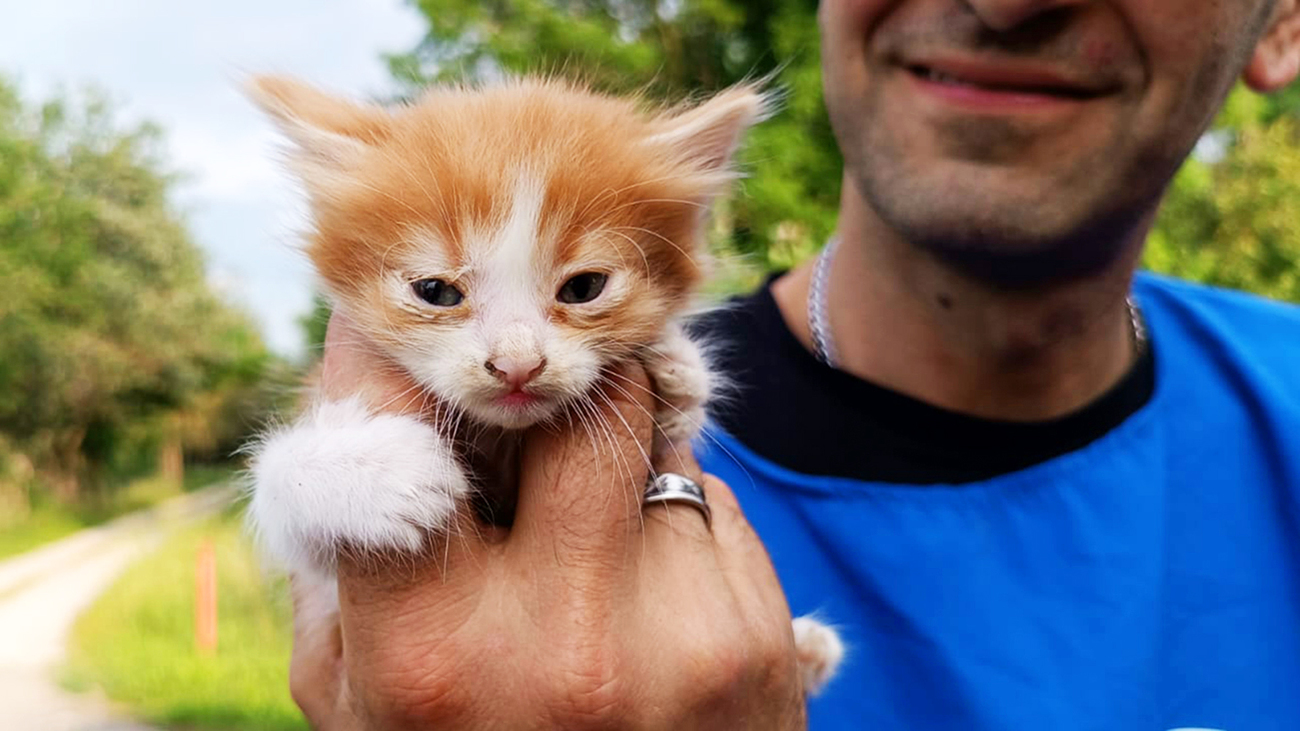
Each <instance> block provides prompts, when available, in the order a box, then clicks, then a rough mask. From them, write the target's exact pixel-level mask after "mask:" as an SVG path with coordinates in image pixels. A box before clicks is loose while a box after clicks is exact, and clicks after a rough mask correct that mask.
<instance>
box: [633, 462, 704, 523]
mask: <svg viewBox="0 0 1300 731" xmlns="http://www.w3.org/2000/svg"><path fill="white" fill-rule="evenodd" d="M651 503H686V504H688V505H690V506H691V507H693V508H695V509H696V510H698V511H700V514H702V515H703V516H704V525H705V527H708V528H712V527H713V511H712V510H710V509H709V504H708V502H706V501H705V499H704V488H702V487H700V486H699V485H698V484H696V482H695V481H694V480H692V479H690V478H689V477H686V476H684V475H679V474H676V473H675V472H664V473H661V474H660V475H659V476H658V477H656V478H654V480H652V481H651V482H650V484H649V485H647V486H646V489H645V496H644V497H643V498H641V506H642V507H645V506H646V505H649V504H651Z"/></svg>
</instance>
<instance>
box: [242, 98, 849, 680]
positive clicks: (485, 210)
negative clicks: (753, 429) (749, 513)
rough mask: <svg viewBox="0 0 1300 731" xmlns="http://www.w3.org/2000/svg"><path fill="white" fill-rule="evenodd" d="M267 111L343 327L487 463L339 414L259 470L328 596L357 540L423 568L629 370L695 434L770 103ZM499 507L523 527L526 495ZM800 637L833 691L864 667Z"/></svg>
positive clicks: (811, 664)
mask: <svg viewBox="0 0 1300 731" xmlns="http://www.w3.org/2000/svg"><path fill="white" fill-rule="evenodd" d="M250 92H251V95H252V97H253V98H254V100H255V101H256V102H257V103H258V104H259V105H260V106H261V108H262V109H263V110H264V111H265V112H267V113H268V114H269V115H270V116H271V118H272V119H273V120H274V121H275V122H276V123H277V124H278V126H279V128H280V130H281V131H282V132H283V133H284V134H285V135H286V136H287V137H288V139H289V140H290V142H291V143H292V145H291V149H290V157H289V162H290V164H291V167H292V169H293V171H294V172H295V173H296V174H297V176H298V177H299V178H300V179H301V181H302V183H303V184H304V186H305V189H306V192H307V194H308V199H309V202H310V205H311V213H312V218H313V224H314V230H313V232H312V234H311V236H310V237H309V241H308V245H307V254H308V255H309V257H310V259H311V261H312V263H313V264H314V266H315V268H316V271H317V273H318V274H319V275H320V278H321V280H322V283H323V285H324V288H325V289H326V290H327V292H328V294H329V296H330V297H331V299H332V301H333V304H334V306H335V308H336V309H337V310H338V311H340V312H342V313H345V314H346V315H347V316H348V317H349V318H350V319H351V321H352V322H353V323H355V325H356V326H357V328H358V329H359V330H361V331H362V332H364V333H365V334H366V335H367V336H368V337H369V339H370V340H372V341H373V344H374V345H375V346H376V347H378V348H380V349H381V350H382V351H383V353H384V354H385V355H386V356H387V357H389V358H390V359H391V360H392V361H394V362H395V363H397V364H399V365H400V366H401V367H402V368H404V369H406V370H407V371H408V372H409V374H410V375H411V376H412V377H413V379H414V380H415V381H416V382H417V383H419V384H421V385H422V386H424V387H425V388H426V389H427V391H428V392H429V393H430V394H433V395H435V397H436V398H437V400H438V402H439V403H440V404H444V405H448V406H447V407H448V408H450V409H452V410H453V411H454V413H455V414H456V416H457V422H458V423H459V422H468V424H470V425H471V426H473V427H475V429H470V430H469V433H471V434H477V435H478V438H477V439H475V438H474V437H472V436H471V437H470V439H469V441H471V442H473V444H472V446H471V447H470V448H469V449H468V452H469V453H470V454H469V456H467V453H466V452H467V450H466V449H464V448H463V445H461V448H459V449H458V444H457V443H458V442H459V441H464V440H458V439H456V438H454V437H455V436H456V435H452V434H448V433H440V431H439V430H438V429H436V428H435V427H434V426H432V425H430V424H429V423H427V422H425V421H420V420H417V419H415V418H413V417H410V416H397V415H391V414H378V415H376V414H371V413H369V411H368V409H367V407H366V406H365V405H364V403H363V402H362V401H361V400H360V399H352V400H347V401H342V402H329V401H326V400H323V399H317V400H316V402H315V403H313V404H312V405H311V406H310V407H309V409H308V410H307V412H306V413H305V414H304V415H303V416H301V417H300V418H299V420H298V421H297V422H295V423H294V424H292V425H290V426H289V427H287V428H284V429H280V430H278V431H275V432H273V433H271V434H268V435H267V436H266V437H265V438H264V439H263V441H262V442H261V443H260V444H259V445H257V446H256V447H255V450H254V459H253V469H252V471H253V476H254V483H255V484H254V491H253V498H252V504H251V517H252V520H253V522H254V524H255V527H256V529H257V530H258V532H259V534H260V535H261V536H262V538H263V541H264V543H265V545H266V547H267V549H268V550H269V552H270V553H271V554H272V557H273V558H275V559H278V561H279V562H280V563H282V564H283V565H284V566H285V567H286V568H288V569H289V570H290V571H294V572H298V573H306V572H315V573H316V574H317V575H319V576H324V577H327V578H326V579H325V580H326V581H329V579H328V577H330V576H332V568H333V563H334V559H335V556H334V553H335V551H336V550H337V546H338V545H339V544H340V543H347V544H350V545H353V546H357V547H359V548H362V549H374V550H394V549H397V550H401V551H407V552H416V551H419V550H420V549H421V548H422V547H423V546H424V543H425V538H426V531H435V532H436V531H441V530H445V529H446V527H447V526H448V524H449V518H450V516H451V514H452V511H453V509H454V507H455V506H456V504H457V502H458V501H461V500H463V499H466V498H468V497H470V496H471V493H474V492H482V489H483V488H482V486H483V485H484V484H485V483H486V484H488V485H493V484H495V485H497V486H498V488H499V487H500V486H502V485H509V484H513V482H512V475H510V474H509V473H508V471H505V470H502V469H501V467H502V465H508V464H511V463H512V462H513V455H512V454H511V453H510V452H509V448H510V447H511V445H513V444H515V443H516V440H514V439H509V438H507V439H501V438H500V437H501V436H502V434H505V435H511V434H518V433H519V431H520V430H522V429H524V428H525V427H528V426H531V425H533V424H537V423H539V422H543V421H546V420H549V419H555V418H558V417H561V416H563V414H564V413H565V409H568V408H573V407H574V404H575V403H580V402H581V401H582V400H583V399H585V398H586V397H587V396H588V394H590V393H591V391H592V389H593V388H594V387H595V385H596V384H597V382H598V380H599V379H600V378H601V377H602V374H603V373H604V372H605V370H606V368H607V367H608V366H610V365H611V364H614V363H616V362H620V361H624V360H626V359H629V358H639V359H641V360H642V362H643V363H644V364H645V367H646V370H647V372H648V373H649V374H650V376H651V378H652V379H653V382H654V383H655V384H656V389H657V395H658V397H659V398H660V399H661V400H662V404H663V406H662V407H661V408H660V409H659V413H658V414H657V415H656V424H657V430H658V432H659V435H660V436H659V439H660V440H661V443H679V442H682V443H684V442H686V441H689V440H690V439H691V438H692V437H694V436H695V435H696V432H697V430H698V428H699V426H700V424H702V422H703V420H704V404H705V402H706V401H707V399H708V397H709V388H710V376H709V373H708V371H707V369H706V367H705V364H704V360H703V359H702V358H701V357H700V353H699V351H698V350H697V348H696V346H695V345H694V344H693V343H692V342H691V341H690V340H689V339H687V337H686V336H685V334H684V333H683V331H682V328H681V326H680V323H679V318H680V317H681V316H682V314H683V310H684V309H685V307H686V305H687V304H688V301H689V298H690V297H691V295H692V294H693V292H694V291H695V290H696V288H697V286H698V285H699V283H700V280H701V278H702V277H703V276H704V271H703V268H702V261H703V259H704V255H705V254H704V252H705V246H704V243H703V241H702V239H703V224H704V222H705V212H706V211H707V209H708V207H709V204H710V203H711V202H712V200H713V199H714V198H715V197H716V196H717V195H718V194H719V193H721V192H723V191H725V190H726V188H727V186H728V185H729V184H730V183H731V182H732V181H733V180H734V178H735V173H734V171H733V168H732V164H731V158H732V154H733V152H734V151H735V148H736V147H737V145H738V144H739V141H740V139H741V136H742V135H743V133H744V132H745V130H746V129H747V128H748V127H749V126H751V125H752V124H754V123H755V122H757V121H758V120H759V119H760V118H761V117H763V116H764V115H765V114H766V113H767V111H768V106H769V100H768V98H767V97H765V96H764V95H763V94H762V93H760V91H759V90H758V88H757V86H755V85H741V86H737V87H734V88H732V89H729V90H726V91H724V92H722V93H720V94H718V95H716V96H715V97H713V98H711V99H709V100H708V101H706V102H704V103H702V104H699V105H697V106H695V107H693V108H689V109H678V110H672V111H662V112H658V113H652V112H644V111H642V110H641V109H640V107H639V106H638V105H637V104H636V103H635V102H634V101H632V100H627V99H621V98H615V97H610V96H604V95H598V94H594V93H591V92H589V91H586V90H583V89H581V88H579V87H577V86H574V85H570V84H567V83H564V82H560V81H555V80H541V79H524V80H514V81H509V82H504V83H500V84H496V85H492V86H489V87H486V88H481V89H467V88H434V89H430V90H429V91H427V92H426V93H425V94H424V95H423V96H422V97H421V98H420V99H419V100H418V101H416V102H415V103H413V104H411V105H409V106H405V107H402V108H397V109H391V110H390V109H385V108H382V107H379V106H370V105H361V104H354V103H350V102H347V101H343V100H339V99H335V98H332V97H330V96H327V95H325V94H323V93H321V92H319V91H316V90H313V89H311V88H309V87H307V86H304V85H301V84H299V83H297V82H295V81H292V80H287V79H280V78H270V77H262V78H258V79H256V80H255V81H254V82H253V84H252V85H251V89H250ZM443 431H444V432H445V431H446V430H445V429H444V430H443ZM484 435H488V436H487V437H485V436H484ZM500 445H504V446H500ZM658 446H659V445H657V447H658ZM474 453H477V459H473V460H472V461H471V458H470V457H471V456H473V455H474ZM471 463H472V464H473V465H474V467H473V469H472V470H470V469H469V468H468V465H470V464H471ZM493 469H496V470H497V472H496V474H493V475H490V476H488V477H489V478H488V479H486V480H485V479H483V478H484V477H485V475H484V474H483V472H486V471H491V470H493ZM470 471H472V472H473V474H474V477H475V478H476V479H475V481H474V485H475V490H471V488H470V485H471V480H470V478H469V476H468V474H467V472H470ZM488 492H489V493H491V494H489V495H488V496H487V502H488V503H490V505H489V506H488V508H487V509H485V510H484V511H483V512H485V513H489V514H491V515H492V516H496V517H500V516H501V515H502V514H504V515H506V519H507V522H508V515H509V512H510V510H511V506H510V504H509V490H502V489H497V490H492V489H491V488H490V487H489V488H488ZM358 495H365V500H364V502H362V501H360V500H357V499H356V498H357V496H358ZM479 497H482V496H481V495H480V496H479ZM331 583H332V582H331ZM795 631H796V638H797V641H798V644H799V654H800V660H801V669H802V670H803V672H804V676H805V687H806V688H807V689H808V690H809V691H810V692H815V691H817V690H818V689H820V688H821V686H823V685H824V684H825V683H826V682H827V681H828V680H829V679H830V677H831V675H832V674H833V673H834V670H835V668H836V666H837V665H838V663H839V661H840V658H841V656H842V653H843V648H842V646H841V644H840V641H839V639H838V637H837V635H836V634H835V632H834V631H833V630H831V629H830V628H828V627H826V626H824V625H822V624H820V623H818V622H816V621H814V620H811V619H808V618H800V619H798V620H796V621H795Z"/></svg>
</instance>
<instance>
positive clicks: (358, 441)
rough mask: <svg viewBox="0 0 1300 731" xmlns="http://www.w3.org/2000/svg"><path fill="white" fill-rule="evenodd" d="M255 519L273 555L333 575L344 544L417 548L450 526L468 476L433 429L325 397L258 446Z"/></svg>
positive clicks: (353, 401)
mask: <svg viewBox="0 0 1300 731" xmlns="http://www.w3.org/2000/svg"><path fill="white" fill-rule="evenodd" d="M252 473H253V496H252V502H251V509H250V517H251V519H252V522H253V524H254V527H255V529H256V530H257V532H258V534H259V535H260V537H261V539H262V542H263V544H264V546H265V548H266V549H267V551H268V552H269V553H270V554H271V557H272V558H274V559H275V560H277V561H278V562H280V563H281V564H282V565H283V566H285V567H286V568H289V569H293V570H304V569H312V570H316V571H324V572H326V573H330V572H332V570H333V567H334V562H335V559H336V554H337V551H338V549H339V548H340V547H341V546H344V545H346V546H350V547H353V548H357V549H361V550H394V549H396V550H400V551H407V552H413V551H418V550H420V549H421V548H423V546H424V542H425V536H426V533H427V532H428V531H438V530H442V529H444V528H446V526H447V525H448V522H449V520H450V518H451V516H452V513H453V512H454V510H455V508H456V501H457V500H458V499H459V498H461V497H463V496H465V495H466V494H467V493H468V492H469V482H468V480H467V479H466V478H465V475H464V473H463V471H462V470H461V468H460V466H459V465H458V464H457V463H456V460H455V458H454V456H453V455H452V453H451V449H450V448H449V447H448V446H447V444H446V443H445V442H444V440H443V439H442V438H441V437H440V436H439V435H438V433H437V432H435V431H434V429H433V428H432V427H431V426H429V425H428V424H425V423H424V422H421V421H419V420H418V419H416V418H414V417H411V416H398V415H393V414H371V413H370V412H369V410H368V409H367V408H366V407H365V405H364V404H362V403H361V401H360V400H359V399H350V400H347V401H333V402H323V403H319V404H317V405H316V406H314V407H313V408H312V409H311V411H309V412H308V413H307V414H305V415H304V416H303V417H302V418H301V419H299V420H298V422H296V423H295V424H293V425H292V426H290V427H287V428H284V429H281V430H278V431H276V432H273V433H271V434H269V435H268V436H267V437H265V438H264V439H263V441H262V442H261V443H260V444H258V445H257V447H256V448H255V449H254V456H253V460H252Z"/></svg>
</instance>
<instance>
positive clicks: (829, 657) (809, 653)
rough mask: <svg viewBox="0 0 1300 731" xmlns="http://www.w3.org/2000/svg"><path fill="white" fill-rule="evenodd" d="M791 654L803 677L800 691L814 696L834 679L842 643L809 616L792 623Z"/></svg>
mask: <svg viewBox="0 0 1300 731" xmlns="http://www.w3.org/2000/svg"><path fill="white" fill-rule="evenodd" d="M794 645H795V654H796V655H797V656H798V658H799V672H800V673H801V674H802V675H803V689H804V693H805V694H806V695H808V696H810V697H811V696H815V695H817V694H818V693H820V692H821V691H822V689H823V688H825V687H826V684H827V683H829V682H830V681H831V679H832V678H834V677H835V672H836V671H837V670H839V667H840V662H841V661H843V660H844V643H843V642H842V641H841V640H840V636H839V634H838V633H837V632H836V631H835V630H834V629H832V628H830V627H828V626H826V625H824V624H822V623H821V622H819V621H817V620H816V619H813V618H812V617H796V618H795V620H794Z"/></svg>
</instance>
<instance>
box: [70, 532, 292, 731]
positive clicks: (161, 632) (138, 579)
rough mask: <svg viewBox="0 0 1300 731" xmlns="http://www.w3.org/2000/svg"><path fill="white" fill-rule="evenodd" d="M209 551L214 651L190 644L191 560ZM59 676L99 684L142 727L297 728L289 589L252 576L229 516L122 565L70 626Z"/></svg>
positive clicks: (248, 553)
mask: <svg viewBox="0 0 1300 731" xmlns="http://www.w3.org/2000/svg"><path fill="white" fill-rule="evenodd" d="M206 541H211V542H212V545H213V547H214V550H215V554H216V563H217V586H218V604H217V616H218V647H217V652H216V653H215V654H214V655H211V656H208V655H204V654H201V653H200V652H198V651H197V649H196V648H195V645H194V587H195V576H194V569H195V556H196V554H197V552H198V551H199V547H200V545H202V544H203V543H204V542H206ZM71 645H72V646H71V647H70V651H69V657H70V660H69V665H68V668H67V672H66V674H65V680H66V683H67V685H68V686H69V687H73V688H87V687H98V688H101V689H102V690H103V691H104V692H105V694H106V695H108V696H109V697H110V698H112V699H114V700H115V701H119V702H121V703H123V704H125V705H126V706H127V707H128V708H130V709H132V710H133V711H134V712H135V713H136V715H137V716H138V717H140V718H141V719H144V720H146V721H149V722H151V723H155V724H160V725H165V726H171V727H180V728H186V729H196V730H198V729H203V730H214V731H215V730H220V731H234V730H235V729H238V730H239V731H305V729H307V724H306V722H305V721H304V720H303V719H302V716H301V714H300V712H299V711H298V709H297V707H296V706H295V705H294V704H293V701H292V700H291V699H290V697H289V680H288V673H289V651H290V648H291V613H290V605H289V599H288V591H287V589H286V588H285V587H284V585H283V583H282V582H280V581H268V580H267V579H266V578H265V577H264V576H263V575H262V573H261V571H260V569H259V567H258V565H257V562H256V560H255V558H254V555H253V552H252V550H251V548H250V546H249V545H248V543H247V540H246V538H245V536H244V534H243V533H242V529H241V526H240V520H239V516H238V515H237V514H236V513H235V512H234V511H230V512H227V513H226V514H223V515H222V516H220V517H217V518H213V519H211V520H209V521H206V522H204V523H202V524H199V525H197V526H195V527H192V528H188V529H186V530H184V531H182V532H179V533H177V534H175V535H174V536H172V537H171V538H170V539H169V540H168V541H167V543H166V544H165V545H164V546H162V547H161V548H160V549H159V550H158V551H157V552H156V553H154V554H153V555H151V556H149V557H148V558H146V559H144V560H142V561H140V562H139V563H137V564H136V565H135V566H133V567H131V568H130V569H129V570H128V571H127V572H126V573H125V574H124V575H123V576H122V577H121V579H120V580H119V581H118V582H117V583H116V584H114V586H113V587H112V588H111V589H110V590H109V591H108V592H107V593H105V594H104V596H102V597H101V598H100V599H99V600H98V601H97V602H96V603H95V604H94V605H93V606H92V607H91V608H90V610H89V611H87V612H86V613H85V614H84V615H82V616H81V618H80V619H79V620H78V621H77V624H76V626H75V627H74V629H73V636H72V643H71Z"/></svg>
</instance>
